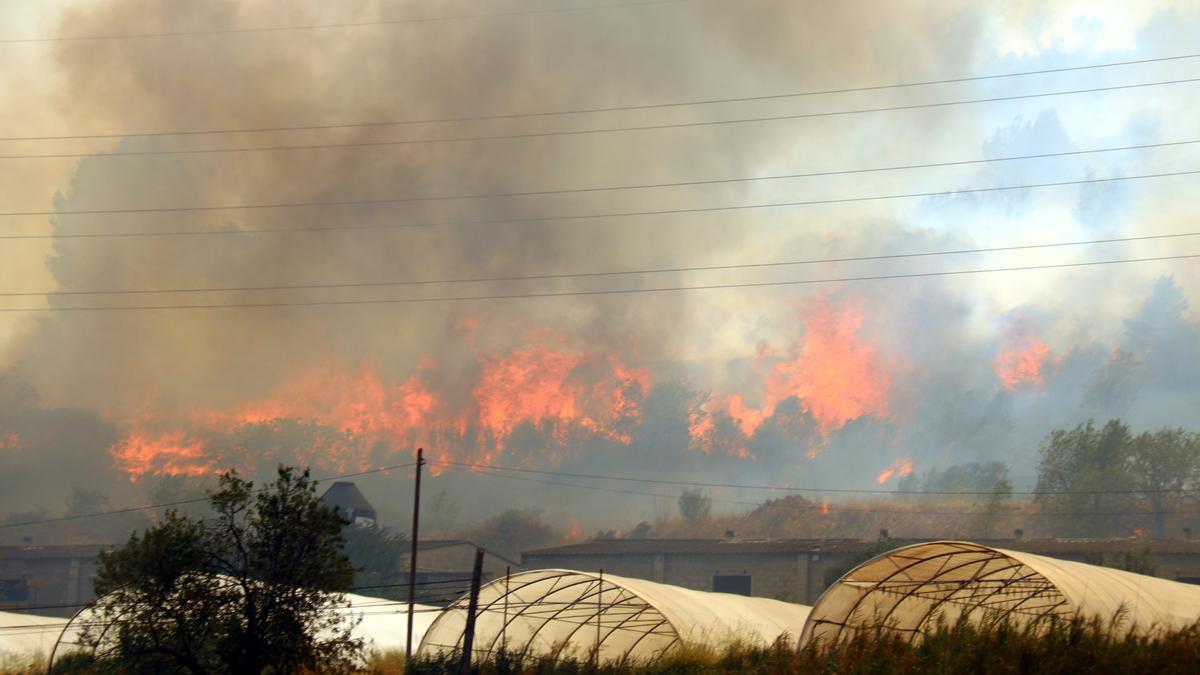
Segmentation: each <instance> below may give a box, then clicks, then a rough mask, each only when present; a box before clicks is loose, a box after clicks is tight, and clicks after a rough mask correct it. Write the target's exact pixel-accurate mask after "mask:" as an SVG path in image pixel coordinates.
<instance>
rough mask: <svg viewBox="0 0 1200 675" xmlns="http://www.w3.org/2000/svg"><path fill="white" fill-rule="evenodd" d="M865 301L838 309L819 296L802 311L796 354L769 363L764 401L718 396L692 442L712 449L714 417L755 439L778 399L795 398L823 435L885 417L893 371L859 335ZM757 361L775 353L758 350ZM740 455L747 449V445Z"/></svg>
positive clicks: (701, 418)
mask: <svg viewBox="0 0 1200 675" xmlns="http://www.w3.org/2000/svg"><path fill="white" fill-rule="evenodd" d="M863 304H864V303H863V302H862V301H861V300H851V301H849V302H847V303H846V304H845V305H844V306H842V307H840V308H835V307H834V306H833V305H832V303H831V301H830V300H829V298H828V297H826V296H818V298H817V299H816V301H815V302H814V303H813V304H812V305H811V306H810V307H808V308H807V310H806V311H805V312H803V313H802V315H801V320H802V321H803V322H804V326H805V334H804V338H803V340H802V341H799V342H797V343H796V344H794V345H793V346H792V350H791V353H792V357H791V358H789V359H787V360H783V361H776V362H775V363H773V364H772V365H771V366H770V368H769V370H768V373H767V376H766V382H765V388H764V389H765V390H764V392H763V396H762V405H761V406H758V407H754V406H751V405H748V404H747V403H746V401H745V399H744V398H743V396H742V395H741V394H729V395H725V396H716V397H714V400H713V401H712V402H711V403H710V404H709V408H708V411H707V412H708V414H707V415H705V416H699V417H697V418H694V419H693V423H692V426H691V434H692V438H693V440H694V442H695V443H696V444H697V445H699V446H700V447H702V448H705V449H706V450H707V451H710V452H711V449H712V447H713V443H714V439H713V436H714V434H715V433H716V425H715V423H714V422H713V418H714V417H715V416H724V417H726V418H728V419H729V420H731V421H732V422H733V423H734V424H735V425H736V427H737V429H738V431H740V432H741V434H742V435H743V436H744V437H745V438H747V439H749V438H752V437H753V436H754V434H755V433H756V432H757V431H758V429H759V427H761V426H762V424H763V422H764V421H765V420H767V419H769V418H771V416H772V415H774V414H775V413H776V410H777V408H778V406H779V404H780V403H782V402H783V401H784V400H786V399H788V398H792V397H795V398H796V399H797V400H799V401H800V404H801V405H802V407H803V409H804V411H805V412H806V413H807V414H808V416H809V417H811V418H812V420H813V421H814V422H815V423H816V430H817V432H818V433H819V434H820V435H821V436H823V437H824V436H828V435H829V434H830V433H831V432H833V431H835V430H837V429H840V428H842V427H843V426H845V425H846V423H848V422H850V421H852V420H855V419H859V418H861V417H867V416H875V417H881V418H882V417H886V416H887V415H888V395H889V392H890V390H891V374H890V372H889V371H888V369H887V368H885V367H884V365H883V360H882V359H881V357H880V355H879V352H878V350H877V349H876V348H875V347H874V346H872V345H870V344H868V343H867V342H866V341H865V340H864V339H863V337H862V335H861V329H862V323H863ZM759 360H760V362H761V361H766V360H774V357H773V355H771V354H770V353H769V352H760V355H759ZM738 454H748V453H746V451H745V450H744V446H743V447H742V448H740V452H739V453H738Z"/></svg>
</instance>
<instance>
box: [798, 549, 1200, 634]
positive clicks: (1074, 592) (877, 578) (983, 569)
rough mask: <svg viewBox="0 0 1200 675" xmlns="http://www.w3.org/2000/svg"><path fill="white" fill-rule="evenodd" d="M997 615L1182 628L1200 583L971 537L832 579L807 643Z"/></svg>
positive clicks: (1198, 601)
mask: <svg viewBox="0 0 1200 675" xmlns="http://www.w3.org/2000/svg"><path fill="white" fill-rule="evenodd" d="M996 613H1001V614H1004V615H1007V616H1008V617H1009V618H1010V619H1012V620H1015V621H1017V622H1018V623H1020V622H1023V621H1031V620H1035V619H1038V618H1041V617H1047V616H1049V615H1060V616H1076V615H1078V616H1084V617H1092V616H1099V617H1101V618H1102V619H1106V620H1107V619H1112V618H1114V617H1117V616H1118V613H1121V615H1120V619H1121V621H1122V622H1123V623H1121V624H1120V625H1121V626H1123V627H1125V628H1134V629H1137V630H1142V631H1145V630H1151V629H1154V628H1180V627H1183V626H1186V625H1190V624H1192V623H1194V622H1196V621H1198V620H1200V587H1197V586H1193V585H1190V584H1182V583H1178V582H1175V581H1168V580H1166V579H1158V578H1155V577H1148V576H1143V575H1141V574H1134V573H1132V572H1124V571H1121V570H1114V569H1109V568H1106V567H1098V566H1095V565H1088V564H1086V563H1080V562H1072V561H1067V560H1059V559H1056V558H1047V557H1045V556H1040V555H1034V554H1032V553H1023V552H1021V551H1009V550H1004V549H997V548H991V547H988V546H983V545H981V544H975V543H971V542H965V541H937V542H930V543H926V544H915V545H913V546H905V547H901V548H897V549H896V550H894V551H889V552H888V553H885V554H883V555H881V556H879V557H877V558H874V559H872V560H869V561H867V562H865V563H863V564H862V565H859V566H858V567H856V568H854V569H853V570H851V571H850V572H848V573H847V574H846V575H845V576H844V577H842V578H841V579H840V580H839V581H837V583H835V584H834V585H833V586H830V587H829V589H828V590H826V591H825V593H824V594H823V595H822V596H821V598H820V599H819V600H818V601H817V604H816V605H814V606H813V609H812V614H811V615H810V617H809V621H808V625H807V626H806V627H805V630H804V634H803V636H802V637H801V643H802V644H803V643H805V642H807V641H809V640H813V639H819V640H821V641H822V642H829V641H830V640H833V639H837V638H838V637H839V636H845V635H848V634H849V633H852V632H853V631H855V630H859V629H863V628H867V627H874V626H876V625H879V623H880V622H881V621H882V622H885V623H886V625H888V626H890V627H891V628H892V629H894V630H896V631H900V632H904V633H908V634H909V635H910V636H911V637H916V636H917V635H920V634H921V633H922V632H923V631H924V630H925V629H927V628H928V627H930V626H931V623H932V622H933V621H935V620H936V619H935V617H939V616H940V617H943V618H944V619H945V620H947V621H954V620H956V619H957V618H958V617H960V616H962V615H966V616H968V618H970V619H973V620H978V619H982V618H984V617H986V616H995V615H996Z"/></svg>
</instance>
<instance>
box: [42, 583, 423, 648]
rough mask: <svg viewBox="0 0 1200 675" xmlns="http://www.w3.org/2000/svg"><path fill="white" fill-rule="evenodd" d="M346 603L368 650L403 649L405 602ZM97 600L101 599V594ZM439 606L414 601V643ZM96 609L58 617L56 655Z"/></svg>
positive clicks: (344, 610) (352, 599)
mask: <svg viewBox="0 0 1200 675" xmlns="http://www.w3.org/2000/svg"><path fill="white" fill-rule="evenodd" d="M345 596H346V602H347V606H345V607H340V608H338V609H336V610H335V611H336V612H337V613H338V614H342V615H345V616H347V617H348V618H349V619H350V620H351V621H354V622H356V624H355V626H354V628H353V629H352V630H351V637H353V638H358V639H361V640H363V643H364V644H365V646H366V650H367V651H368V652H371V651H400V652H403V651H404V646H405V640H406V633H407V629H408V603H407V602H404V601H400V600H387V599H385V598H373V597H369V596H365V595H355V594H353V593H346V594H345ZM98 602H100V603H103V602H104V598H101V599H100V600H99V601H98ZM439 611H441V608H439V607H434V606H432V605H421V604H417V605H414V606H413V644H414V645H418V644H420V643H421V638H422V637H423V636H424V635H425V631H426V630H427V629H428V628H429V626H430V624H432V623H433V620H434V619H435V618H436V617H437V615H438V612H439ZM95 616H96V613H95V611H94V610H92V609H84V610H82V611H80V612H79V613H77V614H76V615H75V616H74V617H73V618H72V619H70V622H69V623H68V621H67V620H66V619H58V622H59V624H58V627H57V628H55V629H54V633H53V635H51V637H50V638H49V645H50V646H49V647H47V648H46V650H45V653H47V654H49V653H50V648H52V647H54V645H55V642H56V641H57V642H58V646H57V648H56V649H55V651H54V656H55V658H58V657H59V656H62V655H63V654H66V653H69V652H72V651H76V650H79V649H85V648H86V647H85V646H84V645H83V644H81V640H80V637H81V635H80V633H81V631H82V629H83V627H85V626H86V625H87V624H88V622H90V621H95V620H96V619H95Z"/></svg>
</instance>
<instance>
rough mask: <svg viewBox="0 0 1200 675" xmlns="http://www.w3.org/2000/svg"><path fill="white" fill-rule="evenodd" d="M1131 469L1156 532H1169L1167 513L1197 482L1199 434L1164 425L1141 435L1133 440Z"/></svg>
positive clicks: (1160, 533)
mask: <svg viewBox="0 0 1200 675" xmlns="http://www.w3.org/2000/svg"><path fill="white" fill-rule="evenodd" d="M1130 470H1131V473H1132V476H1133V483H1134V488H1135V489H1136V490H1138V491H1139V493H1140V495H1141V496H1142V498H1143V499H1144V500H1145V502H1146V504H1147V505H1148V506H1149V509H1150V513H1151V514H1152V515H1153V517H1154V536H1156V537H1159V538H1163V537H1166V536H1167V522H1166V520H1167V514H1168V513H1170V512H1171V511H1174V510H1175V509H1176V507H1177V506H1178V504H1179V503H1180V502H1181V501H1183V500H1184V499H1185V498H1186V496H1187V495H1188V491H1189V489H1190V488H1192V487H1194V486H1195V485H1196V479H1197V475H1198V474H1200V435H1198V434H1196V433H1194V432H1188V431H1184V430H1183V429H1168V428H1163V429H1160V430H1158V431H1154V432H1146V433H1143V434H1140V435H1138V437H1137V438H1136V439H1134V442H1133V454H1132V457H1131V466H1130Z"/></svg>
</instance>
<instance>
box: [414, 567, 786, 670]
mask: <svg viewBox="0 0 1200 675" xmlns="http://www.w3.org/2000/svg"><path fill="white" fill-rule="evenodd" d="M467 609H468V599H467V598H465V597H464V598H461V599H459V600H458V601H456V602H455V603H454V604H452V605H451V606H449V607H448V608H446V610H445V611H444V612H443V613H442V614H440V615H439V616H438V618H437V619H436V620H435V621H434V622H433V625H431V626H430V627H429V629H428V630H427V631H426V632H425V639H424V640H423V641H422V642H421V648H420V653H421V654H423V655H435V654H437V653H443V652H450V651H456V650H461V649H462V644H463V635H464V632H465V628H466V622H467ZM808 612H809V607H807V606H805V605H796V604H792V603H787V602H780V601H778V600H770V599H767V598H750V597H744V596H741V595H730V594H726V593H707V592H703V591H693V590H689V589H686V588H680V587H678V586H668V585H666V584H659V583H655V582H652V581H645V580H642V579H629V578H625V577H618V576H611V575H607V574H599V573H591V572H577V571H573V570H562V569H543V570H533V571H529V572H521V573H517V574H513V575H511V576H509V577H506V578H501V579H496V580H494V581H492V582H490V583H488V584H486V585H485V586H483V587H482V588H481V589H480V592H479V605H478V609H477V612H476V619H475V637H474V644H473V649H472V652H473V654H474V656H475V657H476V658H480V659H486V658H487V657H489V656H491V655H494V654H495V653H496V652H498V651H499V650H501V649H505V650H507V651H509V652H514V653H519V654H524V655H531V656H549V657H552V658H562V657H567V656H574V657H576V658H581V659H591V658H597V655H598V659H599V660H600V661H602V662H603V661H620V660H630V661H639V662H647V661H652V660H654V659H655V658H658V657H659V656H661V655H663V654H664V653H666V652H667V651H668V650H670V649H671V648H672V647H674V646H675V645H678V644H679V643H680V642H682V641H703V642H705V643H707V644H710V645H714V646H718V647H719V646H721V645H724V644H729V643H731V642H735V641H740V642H747V643H770V642H772V641H774V640H776V639H777V638H780V637H782V636H784V635H788V636H791V638H793V639H794V638H796V637H798V636H799V635H800V632H801V630H802V629H803V627H804V621H805V619H806V618H807V617H808Z"/></svg>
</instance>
